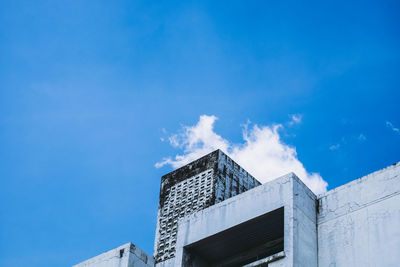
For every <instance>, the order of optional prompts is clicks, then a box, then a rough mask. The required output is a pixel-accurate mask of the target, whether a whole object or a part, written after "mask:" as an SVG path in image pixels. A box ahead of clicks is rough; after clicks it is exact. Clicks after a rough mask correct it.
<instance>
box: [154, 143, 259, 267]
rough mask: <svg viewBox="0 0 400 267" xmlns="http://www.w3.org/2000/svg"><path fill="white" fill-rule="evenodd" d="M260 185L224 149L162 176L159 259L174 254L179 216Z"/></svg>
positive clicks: (156, 254) (156, 244)
mask: <svg viewBox="0 0 400 267" xmlns="http://www.w3.org/2000/svg"><path fill="white" fill-rule="evenodd" d="M258 185H260V182H259V181H257V180H256V179H255V178H254V177H253V176H251V175H250V174H249V173H248V172H247V171H245V170H244V169H243V168H242V167H240V166H239V165H238V164H237V163H236V162H234V161H233V160H232V159H231V158H229V157H228V156H227V155H226V154H225V153H223V152H222V151H221V150H216V151H214V152H211V153H210V154H208V155H205V156H204V157H202V158H200V159H198V160H195V161H193V162H191V163H189V164H187V165H185V166H183V167H181V168H179V169H177V170H175V171H173V172H170V173H168V174H166V175H164V176H162V177H161V186H160V201H159V207H158V217H157V228H156V236H155V242H154V257H155V259H156V262H157V263H158V262H163V261H166V260H168V259H172V258H174V257H175V244H176V238H177V232H178V219H179V218H182V217H184V216H186V215H189V214H192V213H194V212H196V211H199V210H202V209H205V208H207V207H209V206H212V205H214V204H217V203H219V202H221V201H223V200H225V199H228V198H230V197H233V196H235V195H238V194H240V193H242V192H244V191H247V190H249V189H251V188H253V187H256V186H258Z"/></svg>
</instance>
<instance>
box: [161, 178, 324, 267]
mask: <svg viewBox="0 0 400 267" xmlns="http://www.w3.org/2000/svg"><path fill="white" fill-rule="evenodd" d="M280 207H284V232H285V234H284V253H285V257H283V258H282V259H280V260H278V261H276V262H274V263H270V265H269V266H304V267H316V266H317V265H316V264H317V249H316V240H317V236H316V224H315V196H314V195H313V194H312V192H311V191H310V190H308V189H307V188H306V187H305V185H304V184H303V183H302V182H301V181H300V180H299V179H298V178H297V177H296V176H295V175H294V174H288V175H285V176H283V177H280V178H278V179H275V180H273V181H271V182H269V183H266V184H264V185H261V186H258V187H256V188H253V189H251V190H249V191H247V192H244V193H242V194H240V195H237V196H235V197H232V198H230V199H228V200H225V201H223V202H221V203H219V204H216V205H214V206H211V207H209V208H207V209H204V210H201V211H198V212H197V213H194V214H192V215H190V216H187V217H185V218H183V219H182V220H180V221H179V223H178V227H179V229H178V239H177V247H176V248H177V254H176V257H175V261H174V262H172V261H171V262H168V264H163V265H157V266H182V259H183V255H184V247H185V246H186V245H188V244H191V243H194V242H196V241H199V240H201V239H203V238H205V237H208V236H211V235H214V234H216V233H219V232H221V231H223V230H226V229H228V228H230V227H233V226H235V225H238V224H240V223H243V222H245V221H248V220H250V219H252V218H255V217H257V216H260V215H263V214H266V213H268V212H271V211H273V210H276V209H278V208H280ZM296 216H298V217H296ZM295 245H296V246H297V247H296V248H295V247H294V246H295ZM295 256H296V259H295Z"/></svg>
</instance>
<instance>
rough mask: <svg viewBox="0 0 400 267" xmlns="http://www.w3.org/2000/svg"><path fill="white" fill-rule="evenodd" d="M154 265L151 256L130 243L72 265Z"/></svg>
mask: <svg viewBox="0 0 400 267" xmlns="http://www.w3.org/2000/svg"><path fill="white" fill-rule="evenodd" d="M92 266H95V267H150V266H151V267H154V259H153V257H149V256H148V255H147V254H146V253H145V252H144V251H143V250H141V249H140V248H138V247H136V246H135V245H134V244H132V243H127V244H125V245H122V246H120V247H118V248H115V249H112V250H110V251H107V252H105V253H103V254H100V255H98V256H96V257H94V258H91V259H89V260H87V261H84V262H81V263H79V264H77V265H74V266H73V267H92Z"/></svg>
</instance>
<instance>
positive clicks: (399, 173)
mask: <svg viewBox="0 0 400 267" xmlns="http://www.w3.org/2000/svg"><path fill="white" fill-rule="evenodd" d="M319 205H320V211H319V214H318V247H319V255H318V260H319V266H335V267H342V266H343V267H345V266H349V267H350V266H351V267H357V266H360V267H361V266H362V267H365V266H371V267H372V266H385V267H387V266H393V267H394V266H400V164H399V163H397V164H395V165H392V166H389V167H387V168H385V169H382V170H380V171H377V172H375V173H372V174H370V175H367V176H365V177H363V178H361V179H358V180H355V181H353V182H351V183H348V184H346V185H343V186H341V187H338V188H336V189H334V190H331V191H329V192H327V193H325V194H324V195H322V196H321V197H320V200H319Z"/></svg>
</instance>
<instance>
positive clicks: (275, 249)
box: [183, 207, 284, 267]
mask: <svg viewBox="0 0 400 267" xmlns="http://www.w3.org/2000/svg"><path fill="white" fill-rule="evenodd" d="M283 249H284V208H283V207H281V208H279V209H276V210H274V211H271V212H268V213H266V214H263V215H261V216H258V217H256V218H253V219H251V220H248V221H246V222H243V223H241V224H239V225H236V226H233V227H231V228H229V229H226V230H224V231H222V232H219V233H217V234H215V235H212V236H209V237H206V238H204V239H202V240H199V241H197V242H195V243H193V244H189V245H187V246H186V247H185V248H184V256H183V266H185V267H189V266H190V267H195V266H196V267H203V266H211V267H212V266H221V267H236V266H243V265H246V264H249V263H253V262H257V261H259V260H261V259H265V258H267V257H269V256H272V255H274V254H276V253H279V252H281V251H283ZM262 266H265V265H262Z"/></svg>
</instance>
